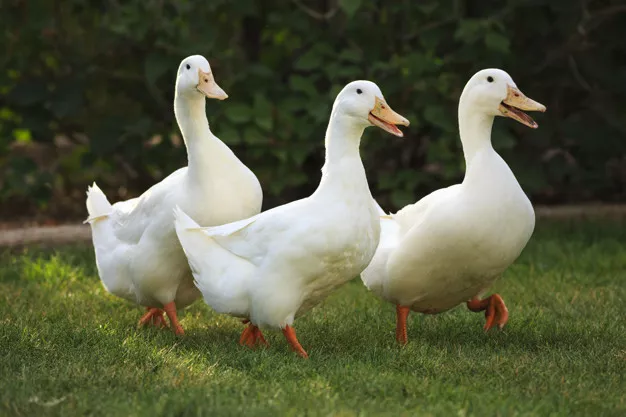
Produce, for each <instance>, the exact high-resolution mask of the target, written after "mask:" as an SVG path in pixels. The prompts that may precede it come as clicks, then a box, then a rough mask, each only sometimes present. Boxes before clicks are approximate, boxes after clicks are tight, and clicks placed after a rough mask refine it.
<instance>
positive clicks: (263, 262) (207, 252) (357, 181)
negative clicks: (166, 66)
mask: <svg viewBox="0 0 626 417" xmlns="http://www.w3.org/2000/svg"><path fill="white" fill-rule="evenodd" d="M371 124H374V125H376V126H379V127H381V128H382V129H384V130H386V131H387V132H390V133H392V134H394V135H396V136H402V132H401V131H400V130H399V129H398V128H397V127H396V126H395V125H396V124H402V125H406V126H408V124H409V122H408V120H406V119H405V118H404V117H402V116H400V115H399V114H397V113H395V112H394V111H392V110H391V109H390V108H389V106H388V105H387V104H386V102H385V99H384V98H383V95H382V93H381V92H380V89H379V88H378V86H376V84H374V83H372V82H370V81H354V82H352V83H350V84H348V85H347V86H346V87H345V88H344V89H343V90H342V91H341V92H340V93H339V95H338V96H337V99H336V100H335V104H334V105H333V109H332V113H331V116H330V122H329V125H328V129H327V131H326V162H325V164H324V168H323V169H322V173H323V174H322V179H321V181H320V184H319V186H318V188H317V190H316V191H315V192H314V193H313V194H312V195H311V196H310V197H307V198H305V199H302V200H298V201H294V202H292V203H289V204H286V205H283V206H280V207H276V208H274V209H272V210H268V211H266V212H263V213H261V214H259V215H257V216H254V217H251V218H249V219H246V220H242V221H238V222H235V223H231V224H227V225H223V226H217V227H205V228H201V227H199V226H198V224H197V223H196V222H195V221H193V220H192V219H191V218H190V217H189V216H187V215H186V214H185V213H184V212H183V211H182V210H180V209H179V210H177V211H176V231H177V233H178V237H179V238H180V242H181V244H182V246H183V249H184V250H185V253H186V254H187V258H188V260H189V265H190V266H191V270H192V271H193V274H194V277H195V279H196V285H197V286H198V288H199V289H200V291H202V294H203V296H204V300H205V301H206V303H207V304H209V305H210V306H211V307H213V309H215V310H216V311H217V312H218V313H228V314H231V315H234V316H237V317H242V318H246V319H247V320H244V322H247V321H248V320H249V321H250V324H249V326H248V327H247V328H246V329H245V330H244V332H243V334H242V336H241V339H240V343H241V344H246V345H248V346H250V347H253V346H255V345H256V344H257V343H262V344H266V342H265V340H264V339H263V335H262V334H261V332H260V330H259V326H269V327H273V328H281V329H282V331H283V333H284V335H285V337H286V339H287V341H288V342H289V344H290V345H291V347H292V348H293V349H294V350H295V351H296V352H297V353H298V354H299V355H301V356H303V357H307V356H308V355H307V353H306V352H305V351H304V349H303V348H302V346H301V345H300V343H299V342H298V340H297V338H296V334H295V331H294V330H293V327H292V325H293V321H294V318H295V317H296V316H298V315H300V314H302V313H303V312H305V311H306V310H308V309H310V308H312V307H313V306H315V305H316V304H317V303H319V302H320V301H321V300H323V299H324V298H325V297H326V296H327V295H328V294H329V293H330V292H332V291H333V290H334V289H335V288H337V287H339V286H340V285H342V284H344V283H345V282H346V281H348V280H350V279H351V278H353V277H355V276H356V275H358V274H359V273H360V272H361V271H362V270H363V269H364V268H365V267H366V266H367V265H368V264H369V262H370V260H371V259H372V256H373V255H374V252H375V250H376V246H377V244H378V239H379V233H380V225H379V221H378V212H377V209H376V207H375V205H374V204H373V203H372V195H371V193H370V190H369V187H368V184H367V178H366V176H365V170H364V168H363V163H362V161H361V157H360V155H359V144H360V141H361V135H362V134H363V130H364V129H365V128H366V127H367V126H369V125H371Z"/></svg>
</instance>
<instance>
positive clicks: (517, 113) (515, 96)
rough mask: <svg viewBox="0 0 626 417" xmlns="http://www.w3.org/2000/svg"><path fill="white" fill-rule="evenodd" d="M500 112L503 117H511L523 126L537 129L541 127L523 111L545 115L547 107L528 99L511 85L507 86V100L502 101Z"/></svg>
mask: <svg viewBox="0 0 626 417" xmlns="http://www.w3.org/2000/svg"><path fill="white" fill-rule="evenodd" d="M498 110H500V113H501V114H502V116H504V117H510V118H511V119H513V120H517V121H518V122H520V123H521V124H523V125H526V126H528V127H530V128H532V129H536V128H538V127H539V125H538V124H537V122H535V121H534V120H533V119H532V117H530V116H529V115H527V114H526V113H524V112H523V111H522V110H526V111H540V112H542V113H543V112H545V111H546V106H544V105H543V104H541V103H538V102H536V101H535V100H532V99H530V98H528V97H526V96H525V95H524V94H523V93H522V92H521V91H520V90H518V89H517V88H516V87H511V86H510V85H507V94H506V98H505V99H504V100H502V103H500V107H499V108H498Z"/></svg>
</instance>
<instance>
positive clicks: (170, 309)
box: [163, 301, 185, 336]
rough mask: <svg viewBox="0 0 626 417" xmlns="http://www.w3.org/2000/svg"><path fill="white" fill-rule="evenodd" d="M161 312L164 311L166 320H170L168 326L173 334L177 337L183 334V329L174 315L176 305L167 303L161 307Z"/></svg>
mask: <svg viewBox="0 0 626 417" xmlns="http://www.w3.org/2000/svg"><path fill="white" fill-rule="evenodd" d="M163 310H165V314H167V318H169V319H170V324H171V325H172V329H173V330H174V333H175V334H176V335H177V336H179V335H183V334H185V331H184V330H183V327H182V326H181V325H180V323H179V322H178V316H177V315H176V304H175V303H174V302H173V301H172V302H171V303H167V304H165V305H164V306H163Z"/></svg>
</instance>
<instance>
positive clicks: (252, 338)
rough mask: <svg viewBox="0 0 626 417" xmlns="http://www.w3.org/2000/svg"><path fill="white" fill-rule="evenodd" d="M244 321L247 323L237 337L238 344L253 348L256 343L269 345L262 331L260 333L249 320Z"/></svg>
mask: <svg viewBox="0 0 626 417" xmlns="http://www.w3.org/2000/svg"><path fill="white" fill-rule="evenodd" d="M246 323H249V324H248V326H247V327H246V328H245V329H243V332H242V333H241V337H240V338H239V344H240V345H241V346H248V347H249V348H250V349H254V348H255V347H256V346H257V345H262V346H269V343H267V341H266V340H265V338H264V337H263V333H261V329H259V328H258V327H257V326H255V325H254V324H252V323H250V321H249V320H248V321H246Z"/></svg>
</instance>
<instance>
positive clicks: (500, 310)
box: [467, 294, 509, 331]
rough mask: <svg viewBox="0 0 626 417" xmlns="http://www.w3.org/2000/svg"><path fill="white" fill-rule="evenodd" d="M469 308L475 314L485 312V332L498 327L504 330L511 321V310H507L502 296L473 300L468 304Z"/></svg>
mask: <svg viewBox="0 0 626 417" xmlns="http://www.w3.org/2000/svg"><path fill="white" fill-rule="evenodd" d="M467 308H469V309H470V310H471V311H473V312H479V311H485V318H486V322H485V326H484V329H485V331H488V330H490V329H491V328H493V327H494V326H496V325H497V326H498V328H500V329H502V328H503V327H504V326H505V325H506V323H507V322H508V321H509V310H508V309H507V308H506V304H504V300H503V299H502V297H500V294H493V295H491V296H489V297H487V298H485V299H482V300H480V299H478V298H472V299H471V300H470V301H468V302H467Z"/></svg>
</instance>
